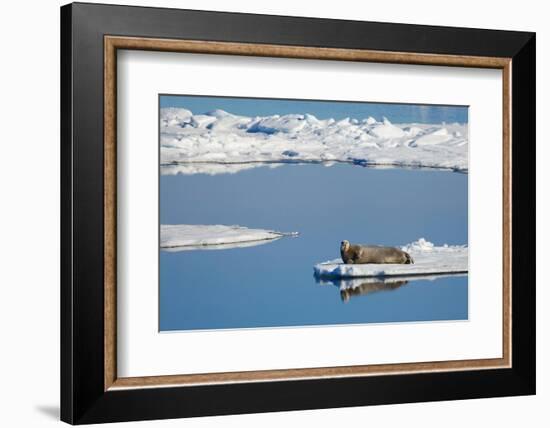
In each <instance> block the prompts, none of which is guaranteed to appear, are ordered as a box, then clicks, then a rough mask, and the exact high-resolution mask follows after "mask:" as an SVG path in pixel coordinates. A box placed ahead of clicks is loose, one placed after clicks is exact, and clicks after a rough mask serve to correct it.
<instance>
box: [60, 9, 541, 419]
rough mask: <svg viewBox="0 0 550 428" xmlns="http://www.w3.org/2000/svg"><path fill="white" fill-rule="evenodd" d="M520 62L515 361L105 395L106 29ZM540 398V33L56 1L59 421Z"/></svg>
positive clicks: (515, 110)
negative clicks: (454, 368)
mask: <svg viewBox="0 0 550 428" xmlns="http://www.w3.org/2000/svg"><path fill="white" fill-rule="evenodd" d="M104 35H119V36H138V37H153V38H173V39H188V40H214V41H226V42H244V43H266V44H283V45H296V46H320V47H334V48H354V49H369V50H382V51H399V52H414V53H433V54H450V55H474V56H494V57H506V58H512V59H513V61H512V171H513V173H512V175H513V183H512V207H513V212H512V243H513V248H512V340H513V341H512V368H510V369H493V370H470V371H458V372H439V373H435V372H432V373H419V374H401V375H391V376H388V375H385V376H384V375H379V376H369V377H352V378H338V379H312V380H293V381H277V382H257V383H244V384H225V385H212V386H188V387H169V388H149V389H134V390H116V391H112V390H111V391H107V392H105V391H104V384H103V382H104V376H103V375H104V371H103V370H104V342H103V340H104V321H103V308H104V306H103V305H104V303H103V302H104V300H103V298H104V294H103V231H104V228H103V219H104V215H103V207H104V205H103V37H104ZM534 393H535V34H534V33H527V32H511V31H495V30H481V29H466V28H450V27H434V26H419V25H407V24H389V23H375V22H359V21H343V20H328V19H312V18H298V17H285V16H269V15H251V14H235V13H222V12H205V11H191V10H179V9H160V8H144V7H128V6H112V5H100V4H86V3H73V4H69V5H66V6H63V7H62V8H61V420H63V421H65V422H68V423H71V424H85V423H98V422H115V421H130V420H143V419H164V418H178V417H190V416H205V415H223V414H237V413H257V412H269V411H283V410H301V409H315V408H328V407H347V406H363V405H371V404H391V403H404V402H419V401H439V400H455V399H467V398H481V397H497V396H512V395H529V394H534Z"/></svg>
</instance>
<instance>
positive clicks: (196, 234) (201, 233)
mask: <svg viewBox="0 0 550 428" xmlns="http://www.w3.org/2000/svg"><path fill="white" fill-rule="evenodd" d="M296 235H298V233H297V232H290V233H284V232H276V231H273V230H264V229H249V228H247V227H243V226H226V225H221V224H215V225H201V224H162V225H161V226H160V247H161V249H162V250H165V251H189V250H222V249H229V248H242V247H252V246H255V245H261V244H265V243H267V242H270V241H274V240H276V239H279V238H282V237H283V236H296Z"/></svg>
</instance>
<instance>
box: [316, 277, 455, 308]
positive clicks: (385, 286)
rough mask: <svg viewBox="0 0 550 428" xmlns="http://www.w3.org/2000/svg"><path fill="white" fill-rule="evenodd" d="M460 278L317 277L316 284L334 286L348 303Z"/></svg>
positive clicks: (341, 297)
mask: <svg viewBox="0 0 550 428" xmlns="http://www.w3.org/2000/svg"><path fill="white" fill-rule="evenodd" d="M450 276H453V277H459V276H465V275H464V274H458V275H410V276H393V277H392V276H386V277H369V278H323V277H319V276H315V282H316V283H317V284H319V285H333V286H335V287H338V289H339V290H340V299H342V302H344V303H347V302H349V301H350V299H351V298H352V297H357V296H366V295H368V294H372V293H377V292H384V291H394V290H397V289H398V288H401V287H403V286H404V285H407V284H408V283H409V282H412V283H414V282H415V281H419V280H424V281H426V280H427V281H435V280H436V279H440V278H445V277H450Z"/></svg>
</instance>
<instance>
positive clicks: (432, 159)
mask: <svg viewBox="0 0 550 428" xmlns="http://www.w3.org/2000/svg"><path fill="white" fill-rule="evenodd" d="M467 135H468V126H467V124H457V123H455V124H439V125H437V124H418V123H412V124H411V123H409V124H393V123H391V122H390V121H389V120H388V119H387V118H384V119H383V120H382V121H381V122H379V121H377V120H375V119H374V118H372V117H369V118H366V119H364V120H360V121H359V120H356V119H349V118H346V119H342V120H339V121H336V120H334V119H323V120H321V119H317V118H316V117H315V116H313V115H311V114H287V115H282V116H280V115H273V116H265V117H248V116H238V115H233V114H231V113H228V112H225V111H223V110H215V111H212V112H208V113H205V114H193V113H192V112H191V111H189V110H186V109H183V108H162V109H161V112H160V145H161V147H160V152H161V166H162V168H161V171H162V174H167V175H168V174H197V173H206V174H220V173H226V172H237V171H240V170H242V169H247V168H252V167H256V166H261V165H262V164H264V163H285V162H329V161H331V162H347V163H356V164H360V165H365V166H390V167H413V168H439V169H446V170H453V171H461V172H467V171H468V138H467Z"/></svg>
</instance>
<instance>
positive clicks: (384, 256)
mask: <svg viewBox="0 0 550 428" xmlns="http://www.w3.org/2000/svg"><path fill="white" fill-rule="evenodd" d="M340 255H341V256H342V261H343V262H344V263H345V264H347V265H349V264H367V263H376V264H380V263H394V264H411V263H414V260H413V258H412V257H411V256H410V254H409V253H407V252H405V251H403V250H400V249H399V248H395V247H381V246H375V245H354V244H350V243H349V241H342V243H341V244H340Z"/></svg>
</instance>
